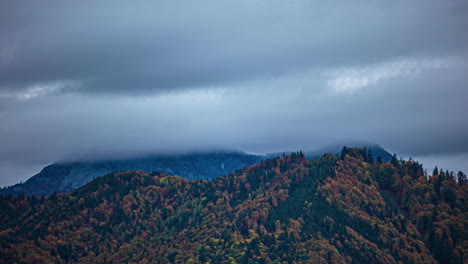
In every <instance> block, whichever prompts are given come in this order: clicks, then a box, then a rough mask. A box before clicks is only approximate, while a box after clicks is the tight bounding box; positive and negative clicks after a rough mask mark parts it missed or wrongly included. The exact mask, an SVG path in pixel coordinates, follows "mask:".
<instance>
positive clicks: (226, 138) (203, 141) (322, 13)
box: [0, 0, 468, 185]
mask: <svg viewBox="0 0 468 264" xmlns="http://www.w3.org/2000/svg"><path fill="white" fill-rule="evenodd" d="M2 5H3V8H0V123H1V124H2V126H0V145H1V148H0V185H3V184H12V183H15V182H18V181H19V179H21V180H25V179H26V178H27V177H28V176H31V175H32V174H33V172H37V170H38V169H39V168H40V167H42V166H44V165H46V164H48V163H51V162H54V161H57V160H63V159H82V158H87V159H93V158H99V157H114V156H126V155H139V154H144V153H149V152H182V151H187V150H200V149H221V148H229V149H240V150H245V151H248V152H253V153H265V152H275V151H283V150H297V149H302V150H307V149H314V148H317V147H321V146H323V145H325V144H327V143H333V142H336V141H343V140H362V141H371V142H376V143H379V144H381V145H383V146H384V147H386V148H388V149H389V150H390V151H392V152H397V153H398V154H400V155H405V156H413V157H414V156H416V157H431V159H433V157H436V156H444V157H452V156H457V157H466V153H467V152H468V138H467V136H466V135H468V120H467V117H466V113H467V112H468V108H467V105H466V100H467V99H468V91H467V90H468V89H467V88H466V85H467V83H468V77H467V76H466V72H468V66H467V63H466V61H468V55H467V54H468V50H467V48H466V47H468V36H467V35H466V34H464V33H465V31H466V28H468V21H467V19H466V18H465V14H466V11H467V10H468V8H467V4H465V3H464V2H461V1H460V2H448V1H444V2H442V1H418V0H417V1H412V2H407V1H392V2H391V3H388V2H385V1H364V2H359V3H337V2H334V1H329V2H327V3H323V2H318V1H317V2H316V1H299V0H297V1H288V2H285V1H237V2H236V3H231V2H228V1H197V2H192V1H178V2H174V1H158V2H153V1H144V2H140V3H138V4H136V3H130V2H127V1H112V2H110V1H99V2H96V1H80V2H79V3H78V2H77V3H64V2H62V1H51V0H48V1H45V2H37V3H36V2H34V3H31V2H29V1H21V0H19V1H14V2H11V3H3V4H2ZM449 159H450V158H445V160H449ZM431 162H432V161H431ZM450 166H452V165H450ZM460 166H461V168H453V169H454V170H455V169H463V170H468V168H463V166H465V165H463V164H461V165H460ZM447 168H448V167H447ZM448 169H452V168H448Z"/></svg>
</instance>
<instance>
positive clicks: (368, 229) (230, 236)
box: [0, 148, 468, 263]
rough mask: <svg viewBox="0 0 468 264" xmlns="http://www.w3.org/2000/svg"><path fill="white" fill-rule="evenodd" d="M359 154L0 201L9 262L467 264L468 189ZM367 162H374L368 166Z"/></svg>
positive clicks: (113, 182)
mask: <svg viewBox="0 0 468 264" xmlns="http://www.w3.org/2000/svg"><path fill="white" fill-rule="evenodd" d="M362 153H364V152H363V151H362V150H360V149H353V148H348V149H346V150H345V151H343V152H342V153H340V155H332V154H328V155H322V156H321V157H320V158H316V159H313V160H307V159H306V157H305V155H304V154H302V153H293V154H292V155H287V156H284V157H282V158H274V159H269V160H265V161H262V162H260V163H258V164H255V165H253V166H250V167H246V168H243V169H240V170H237V171H236V172H232V173H229V174H228V175H226V176H222V177H218V178H215V179H214V180H212V181H206V180H194V181H190V180H187V179H185V178H182V177H176V176H168V175H165V174H162V173H159V172H155V173H145V172H141V171H139V172H132V171H127V172H119V173H113V174H109V175H106V176H104V177H100V178H97V179H95V180H93V181H91V182H90V183H88V184H86V185H84V186H82V187H81V188H79V189H77V190H75V191H74V192H72V193H70V194H58V195H52V196H49V197H40V198H39V197H28V196H21V195H20V196H12V195H7V196H0V262H1V263H49V262H54V263H467V261H468V217H467V215H468V199H467V197H468V182H467V181H466V175H464V174H463V173H461V174H460V175H459V179H460V180H458V181H457V180H456V179H455V176H454V175H453V174H452V173H446V172H440V173H439V174H437V175H435V176H431V177H428V176H426V175H425V174H424V171H423V168H422V165H421V164H419V163H418V162H415V161H413V160H408V161H403V160H397V159H393V160H392V162H372V161H371V160H369V159H367V158H366V156H365V155H364V156H363V155H362ZM366 160H367V161H366Z"/></svg>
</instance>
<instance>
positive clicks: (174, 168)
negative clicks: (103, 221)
mask: <svg viewBox="0 0 468 264" xmlns="http://www.w3.org/2000/svg"><path fill="white" fill-rule="evenodd" d="M262 159H263V157H262V156H256V155H250V154H246V153H242V152H207V153H194V154H184V155H149V156H146V157H142V158H133V159H125V160H110V161H94V162H93V161H90V162H85V161H80V162H66V163H54V164H52V165H49V166H47V167H45V168H44V169H43V170H42V171H41V172H40V173H38V174H36V175H35V176H33V177H31V178H30V179H28V180H27V181H26V182H24V183H21V184H16V185H13V186H10V187H7V188H4V189H1V190H0V194H8V193H9V194H26V195H35V196H41V195H50V194H52V193H54V192H56V193H66V192H71V191H73V190H76V189H77V188H79V187H81V186H83V185H84V184H86V183H88V182H90V181H92V180H93V179H95V178H98V177H101V176H103V175H106V174H109V173H112V172H119V171H125V170H139V171H145V172H153V171H159V172H162V173H166V174H169V175H178V176H182V177H184V178H187V179H189V180H194V179H205V180H211V179H213V178H216V177H218V176H222V175H226V174H227V173H229V172H231V171H235V170H237V169H240V168H243V167H246V166H250V165H253V164H255V163H257V162H260V161H261V160H262Z"/></svg>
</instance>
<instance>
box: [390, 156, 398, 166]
mask: <svg viewBox="0 0 468 264" xmlns="http://www.w3.org/2000/svg"><path fill="white" fill-rule="evenodd" d="M390 162H391V163H392V164H393V166H395V167H397V166H398V164H399V163H400V162H399V161H398V157H397V155H396V154H393V156H392V160H391V161H390Z"/></svg>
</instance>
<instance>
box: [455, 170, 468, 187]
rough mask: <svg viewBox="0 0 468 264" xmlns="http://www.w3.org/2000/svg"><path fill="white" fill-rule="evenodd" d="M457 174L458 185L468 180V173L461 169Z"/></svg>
mask: <svg viewBox="0 0 468 264" xmlns="http://www.w3.org/2000/svg"><path fill="white" fill-rule="evenodd" d="M457 176H458V177H457V182H458V185H463V183H465V182H466V181H467V177H466V174H464V173H463V172H462V171H459V172H458V175H457Z"/></svg>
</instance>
